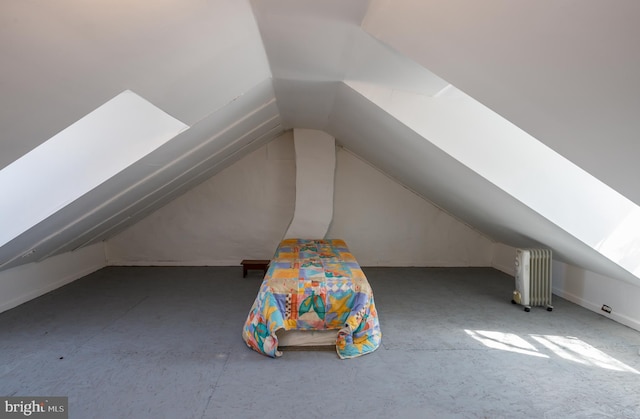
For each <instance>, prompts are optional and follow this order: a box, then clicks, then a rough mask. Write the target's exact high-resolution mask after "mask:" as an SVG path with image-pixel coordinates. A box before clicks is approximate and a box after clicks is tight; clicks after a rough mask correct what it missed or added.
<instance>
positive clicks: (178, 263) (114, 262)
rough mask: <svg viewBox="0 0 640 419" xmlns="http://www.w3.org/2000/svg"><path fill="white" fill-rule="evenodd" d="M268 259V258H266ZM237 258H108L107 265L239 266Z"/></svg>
mask: <svg viewBox="0 0 640 419" xmlns="http://www.w3.org/2000/svg"><path fill="white" fill-rule="evenodd" d="M266 259H268V258H266ZM240 262H241V261H240V260H239V259H232V260H231V259H230V260H124V259H110V260H108V261H107V265H108V266H240Z"/></svg>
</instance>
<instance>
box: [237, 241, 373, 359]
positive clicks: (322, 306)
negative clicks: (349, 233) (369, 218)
mask: <svg viewBox="0 0 640 419" xmlns="http://www.w3.org/2000/svg"><path fill="white" fill-rule="evenodd" d="M292 330H295V331H335V339H334V340H335V345H336V352H337V353H338V356H339V357H340V358H343V359H346V358H353V357H356V356H360V355H364V354H367V353H370V352H372V351H374V350H376V349H377V348H378V347H379V345H380V341H381V338H382V333H381V331H380V323H379V319H378V313H377V311H376V307H375V302H374V298H373V291H372V289H371V286H370V284H369V282H368V281H367V278H366V276H365V275H364V272H363V271H362V269H361V268H360V265H358V262H357V261H356V259H355V258H354V257H353V255H352V254H351V252H350V251H349V249H348V247H347V245H346V243H345V242H344V241H343V240H340V239H322V240H308V239H286V240H283V241H282V242H281V243H280V245H279V246H278V248H277V250H276V252H275V255H274V257H273V260H272V261H271V264H270V265H269V270H268V271H267V273H266V275H265V278H264V280H263V282H262V284H261V286H260V290H259V292H258V295H257V296H256V299H255V300H254V303H253V305H252V307H251V309H250V311H249V314H248V316H247V320H246V322H245V324H244V327H243V330H242V337H243V339H244V341H245V342H246V344H247V345H248V346H249V347H250V348H251V349H253V350H255V351H257V352H259V353H261V354H263V355H267V356H270V357H273V358H275V357H279V356H281V355H282V352H281V351H279V350H278V345H279V336H278V335H279V334H280V335H281V334H282V333H283V332H285V331H292ZM278 331H280V332H279V334H278V333H277V332H278ZM319 335H322V334H319ZM324 335H326V334H324Z"/></svg>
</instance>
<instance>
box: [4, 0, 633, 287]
mask: <svg viewBox="0 0 640 419" xmlns="http://www.w3.org/2000/svg"><path fill="white" fill-rule="evenodd" d="M639 17H640V4H638V3H637V2H636V1H634V0H628V1H618V2H616V5H615V7H613V6H611V5H609V4H605V3H604V2H602V1H599V0H581V1H577V0H574V1H561V2H558V1H551V0H548V1H537V2H526V3H523V2H517V3H515V2H504V1H499V0H489V1H484V2H477V1H472V0H448V1H444V0H441V1H429V0H425V1H422V2H414V1H409V0H372V1H365V0H348V1H345V0H323V1H317V0H255V1H251V2H249V1H241V0H209V1H202V0H198V1H196V0H165V1H153V2H152V1H137V2H128V1H123V0H109V1H107V0H96V1H92V2H83V1H78V0H51V1H47V2H40V1H29V0H5V1H3V2H2V3H0V54H1V56H2V57H3V60H2V61H3V64H2V66H1V67H0V89H1V95H0V108H1V109H2V111H1V112H0V168H10V167H11V166H14V167H17V165H18V164H19V162H20V161H22V162H24V161H26V160H27V159H26V157H27V156H28V155H29V153H30V152H31V151H32V150H34V149H37V147H38V146H40V145H41V144H43V143H44V142H45V141H47V140H49V139H51V138H52V137H54V138H55V137H56V135H59V133H61V132H64V130H65V129H66V128H67V127H69V126H72V125H73V124H74V123H76V122H77V121H79V120H81V119H82V118H83V117H85V116H86V115H88V114H89V113H90V112H92V111H94V110H95V109H98V108H100V107H101V106H102V105H104V104H105V103H108V102H109V101H110V100H112V99H113V98H115V97H117V96H118V95H119V94H121V93H122V92H124V91H128V90H129V91H132V92H133V93H135V95H138V96H139V97H141V98H144V99H145V100H146V101H148V102H150V103H151V104H152V105H153V106H155V107H157V108H159V109H160V110H162V111H164V112H166V113H167V114H168V115H170V116H171V117H173V118H175V119H176V120H177V121H179V122H181V123H182V124H184V126H185V127H186V129H184V130H182V131H180V132H177V133H176V134H175V135H174V136H172V138H171V139H169V140H168V141H164V142H162V143H161V144H158V145H157V146H156V147H155V148H154V149H153V150H152V151H150V152H148V153H146V154H145V155H144V156H142V157H140V158H139V159H137V160H136V161H135V162H133V163H132V164H129V165H128V166H127V167H125V168H122V169H120V168H118V169H114V172H113V173H112V176H111V177H109V178H108V179H107V180H105V181H100V182H96V184H95V185H92V186H90V187H87V188H86V190H85V191H84V193H83V194H81V196H79V197H78V198H74V199H73V200H71V201H69V202H66V203H65V204H64V205H62V206H59V207H56V208H51V210H50V211H48V212H46V211H45V212H44V213H43V214H44V215H42V216H41V217H40V218H39V219H35V220H34V222H33V223H31V225H30V227H29V228H27V229H24V230H23V231H21V232H18V233H16V234H14V235H12V236H11V237H7V239H6V240H5V241H4V242H3V243H2V244H0V269H6V268H9V267H12V266H16V265H19V264H22V263H27V262H32V261H36V260H42V259H44V258H46V257H48V256H51V255H54V254H58V253H61V252H65V251H69V250H73V249H76V248H78V247H82V246H85V245H87V244H90V243H95V242H97V241H101V240H104V239H106V238H108V237H110V236H112V235H113V234H115V233H117V232H118V231H121V230H122V229H123V228H125V227H127V226H128V225H131V224H132V223H135V222H137V221H138V220H140V219H141V218H142V217H144V216H146V215H147V214H149V213H150V212H151V211H154V210H155V209H157V208H159V207H161V206H162V205H164V204H165V203H167V202H169V201H170V200H171V199H173V198H175V197H176V196H178V195H180V194H182V193H184V192H185V191H186V190H188V189H189V188H191V187H192V186H194V185H196V184H197V183H198V182H201V181H202V180H204V179H206V178H208V177H210V176H212V175H214V174H215V173H217V172H218V171H219V170H221V169H222V168H224V167H226V166H227V165H229V164H230V163H232V162H233V161H236V160H237V159H239V158H241V157H242V156H244V155H246V153H248V152H250V151H251V150H254V149H256V148H257V147H260V146H261V145H263V144H265V143H267V142H268V141H270V140H271V139H273V138H275V137H276V136H277V135H279V134H280V133H281V132H283V131H284V130H286V129H289V128H294V127H296V128H313V129H319V130H324V131H326V132H328V133H330V134H331V135H333V136H335V137H336V139H337V141H338V142H339V143H341V144H342V145H343V146H345V147H347V148H349V149H350V150H352V151H353V152H354V153H356V154H358V155H360V156H361V157H363V158H364V159H366V160H368V161H369V162H371V163H372V164H374V165H376V166H377V167H379V168H380V169H381V170H383V171H385V172H386V173H388V174H389V175H390V176H392V177H394V178H395V179H397V180H398V181H399V182H401V183H402V184H404V185H405V186H407V187H408V188H410V189H412V190H413V191H415V192H416V193H418V194H420V195H421V196H423V197H424V198H425V199H428V200H430V201H432V202H434V203H435V204H437V205H438V206H440V207H442V208H443V209H445V210H446V211H448V212H449V213H451V214H452V215H454V216H456V217H457V218H459V219H461V220H462V221H464V222H466V223H468V224H470V225H472V226H474V227H475V228H477V229H478V230H480V231H482V232H483V233H485V234H486V235H487V236H489V237H491V238H493V239H494V240H496V241H500V242H504V243H506V244H509V245H512V246H538V245H544V246H550V247H552V248H553V249H554V250H555V251H556V255H557V256H558V257H559V258H561V259H563V260H565V261H567V262H569V263H573V264H575V265H579V266H583V267H585V268H586V269H590V270H594V271H596V272H600V273H603V274H605V275H608V276H611V277H615V278H620V279H623V280H628V281H630V282H634V283H638V279H637V272H636V271H635V269H636V265H635V264H633V263H632V264H629V263H627V264H626V265H625V264H624V263H621V262H620V260H616V257H613V256H612V255H611V254H608V253H607V252H603V251H602V249H599V247H598V246H599V245H600V244H601V243H602V242H605V241H606V240H607V238H608V237H610V236H614V234H613V232H616V231H617V232H618V233H617V234H619V231H620V229H621V228H622V227H625V226H633V225H634V224H633V223H629V222H627V223H626V224H625V223H624V222H623V221H624V219H628V218H629V215H628V214H631V213H633V211H635V209H636V206H637V204H640V190H638V188H637V186H636V185H637V182H636V180H637V179H640V169H639V168H638V167H639V166H638V165H637V164H636V162H635V159H636V158H637V157H636V156H638V155H640V142H639V141H637V136H638V134H637V133H638V132H640V118H638V117H637V115H640V83H638V81H637V74H640V50H638V48H637V47H636V43H637V42H636V41H637V39H640V28H638V25H637V24H636V22H637V20H638V18H639ZM489 121H490V123H489ZM114 135H117V134H114ZM78 141H84V142H87V144H90V143H91V142H92V141H97V140H95V139H94V138H93V136H92V135H91V134H90V133H89V134H86V135H84V136H83V137H82V138H80V139H79V140H78ZM116 143H117V141H114V144H116ZM519 150H520V151H519ZM530 150H531V152H533V153H534V154H535V156H534V155H532V154H531V153H530V152H529V151H530ZM536 150H537V151H536ZM122 153H127V150H126V149H123V150H122ZM549 153H551V154H549ZM65 155H66V153H63V152H61V153H59V154H52V155H51V156H50V158H51V159H52V161H54V162H56V161H59V162H60V164H61V165H68V164H70V162H69V161H68V160H67V159H66V157H65ZM544 156H548V158H547V157H544ZM104 157H105V156H104V155H102V156H101V155H96V156H95V159H96V160H95V161H96V165H100V164H101V162H100V161H101V158H104ZM532 161H533V163H532ZM520 162H522V164H520ZM558 162H559V163H558ZM25 167H26V166H25ZM78 167H79V168H80V167H82V170H84V171H87V170H90V168H87V165H79V166H78ZM27 169H28V167H27ZM556 169H558V170H560V169H563V170H564V169H566V171H562V170H560V171H557V170H556ZM52 170H55V164H54V168H53V169H52ZM9 172H11V170H1V171H0V185H3V186H6V185H10V184H14V185H20V187H21V188H26V189H27V190H29V188H34V190H37V186H38V185H39V184H40V183H41V181H40V180H39V179H41V178H42V177H43V176H47V174H46V173H40V172H38V170H37V167H36V168H32V170H30V171H29V170H26V171H23V172H21V173H22V174H21V177H20V178H15V177H13V178H11V177H10V176H9V175H7V173H9ZM3 173H4V174H5V176H4V177H3ZM549 173H552V174H553V175H550V174H549ZM557 173H568V175H567V176H566V177H567V179H563V177H564V175H560V176H555V175H556V174H557ZM545 174H547V176H545ZM574 174H575V176H574ZM75 175H76V176H83V173H77V174H75ZM554 176H555V179H554ZM545 178H549V179H545ZM591 178H592V179H591ZM581 179H586V180H585V182H581ZM574 180H575V182H574V183H571V182H573V181H574ZM67 181H68V182H74V176H73V175H71V176H69V177H68V179H67ZM3 182H4V183H3ZM589 182H592V183H589ZM593 185H595V186H593ZM596 189H597V190H598V194H595V193H594V190H596ZM7 190H8V189H7V188H5V191H4V192H0V193H3V196H2V200H3V201H5V202H8V201H10V200H12V199H16V197H15V196H12V195H11V194H10V193H8V192H7ZM545 191H548V192H545ZM603 191H604V192H603ZM61 193H62V192H61ZM25 196H28V195H25ZM574 196H575V199H573V198H574ZM20 199H23V200H25V202H24V205H33V204H34V203H33V202H31V201H30V200H29V198H24V197H23V198H20ZM34 199H35V198H34ZM618 199H619V201H620V202H618V201H617V200H618ZM34 202H37V200H36V201H34ZM62 202H64V200H62ZM41 205H45V206H46V205H47V203H46V202H43V203H41ZM585 206H587V207H589V209H588V211H586V212H584V211H583V210H581V208H582V209H584V208H585ZM13 207H14V208H15V207H16V206H15V205H14V206H13ZM18 207H19V205H18ZM593 207H597V210H596V209H594V208H593ZM608 207H616V208H617V211H618V212H617V213H616V214H618V215H619V216H620V220H617V219H613V220H612V218H611V215H610V212H608V211H609V209H608ZM5 208H8V206H5ZM0 214H1V215H2V216H3V217H4V219H3V220H2V221H1V222H2V223H3V224H5V223H8V222H10V221H7V220H9V219H10V217H11V214H10V213H8V212H7V211H5V212H4V213H3V212H2V205H1V204H0ZM572 214H585V215H584V216H583V217H582V218H581V217H580V216H574V215H572ZM625 217H626V218H625ZM573 219H578V220H579V221H580V223H581V224H580V225H574V224H577V223H576V222H574V220H573ZM5 225H6V224H5ZM621 226H622V227H621ZM592 227H593V228H592ZM625 228H626V227H625ZM631 228H632V227H631ZM598 229H600V230H598ZM593 230H597V231H598V234H597V235H594V234H592V233H591V231H593ZM637 236H638V234H635V235H634V234H632V237H631V238H628V237H627V239H626V240H627V241H626V242H625V243H626V245H627V247H629V248H630V249H631V251H635V252H636V253H637V252H638V249H636V250H634V246H636V244H637V242H638V239H639V238H638V237H637ZM634 254H635V253H633V252H632V253H631V256H633V255H634ZM623 256H624V257H626V258H629V254H628V253H627V254H625V255H623Z"/></svg>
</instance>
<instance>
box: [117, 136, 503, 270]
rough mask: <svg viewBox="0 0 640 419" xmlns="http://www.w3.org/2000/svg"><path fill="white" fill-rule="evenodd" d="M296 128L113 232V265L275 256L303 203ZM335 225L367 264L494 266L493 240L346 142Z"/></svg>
mask: <svg viewBox="0 0 640 419" xmlns="http://www.w3.org/2000/svg"><path fill="white" fill-rule="evenodd" d="M294 159H295V156H294V146H293V138H292V135H291V132H287V133H286V134H284V135H283V136H281V137H279V138H277V139H276V140H274V141H272V142H271V143H269V144H268V145H266V146H265V147H263V148H261V149H258V150H257V151H255V152H254V153H252V154H250V155H248V156H247V157H245V158H243V159H242V160H240V161H238V162H236V163H235V164H233V165H232V166H230V167H228V168H226V169H225V170H223V171H221V172H220V173H218V174H217V175H216V176H214V177H212V178H211V179H209V180H207V181H206V182H204V183H202V184H201V185H199V186H197V187H196V188H194V189H192V190H191V191H189V192H187V193H186V194H185V195H183V196H181V197H180V198H178V199H176V200H174V201H173V202H171V203H169V204H168V205H166V206H165V207H163V208H161V209H160V210H158V211H156V212H155V213H153V214H151V215H150V216H149V217H147V218H146V219H144V220H142V221H141V222H139V223H137V224H135V225H134V226H132V227H130V228H129V229H127V230H125V231H124V232H122V233H120V234H119V235H117V236H115V237H113V238H112V239H110V240H108V241H107V245H106V247H107V259H108V263H109V264H112V265H149V264H153V265H214V266H215V265H220V266H233V265H237V264H239V262H240V261H241V260H242V259H245V258H270V257H271V256H272V255H273V252H274V250H275V248H276V246H277V244H278V242H279V241H280V240H281V239H282V238H283V237H284V234H285V232H286V230H287V226H288V225H289V222H290V221H291V219H292V217H293V211H294V204H295V160H294ZM336 165H337V167H336V181H335V196H334V204H335V206H334V217H333V222H332V224H331V226H330V228H329V232H328V234H327V236H328V237H336V238H337V237H339V238H343V239H345V240H346V242H347V244H348V245H349V247H350V248H351V250H352V251H353V253H354V254H355V256H356V258H357V259H358V261H359V262H360V263H361V264H362V265H363V266H491V260H492V253H493V250H492V249H493V243H492V242H491V241H490V240H489V239H487V238H486V237H484V236H482V235H481V234H480V233H478V232H477V231H475V230H473V229H471V228H470V227H468V226H466V225H465V224H463V223H460V222H459V221H458V220H456V219H454V218H452V217H451V216H449V215H448V214H446V213H445V212H443V211H441V210H440V209H438V208H437V207H435V206H434V205H432V204H430V203H429V202H427V201H425V200H424V199H422V198H421V197H419V196H418V195H416V194H414V193H413V192H411V191H409V190H407V189H406V188H404V187H403V186H401V185H400V184H398V183H397V182H395V181H394V180H392V179H390V178H389V177H387V176H386V175H384V174H382V173H381V172H379V171H378V170H376V169H375V168H373V167H372V166H370V165H369V164H367V163H365V162H364V161H362V160H360V159H359V158H357V157H356V156H354V155H353V154H351V153H350V152H348V151H346V150H344V149H342V148H338V149H337V162H336Z"/></svg>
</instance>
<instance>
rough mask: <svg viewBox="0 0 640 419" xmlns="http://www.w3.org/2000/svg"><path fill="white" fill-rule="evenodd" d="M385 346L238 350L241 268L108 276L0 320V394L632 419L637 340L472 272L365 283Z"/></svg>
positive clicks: (188, 405) (89, 413)
mask: <svg viewBox="0 0 640 419" xmlns="http://www.w3.org/2000/svg"><path fill="white" fill-rule="evenodd" d="M364 270H365V273H366V274H367V276H368V278H369V280H370V282H371V284H372V287H373V289H374V293H375V299H376V304H377V307H378V311H379V314H380V322H381V327H382V333H383V338H382V341H383V344H382V346H381V347H380V349H378V350H377V351H376V352H374V353H372V354H369V355H366V356H363V357H360V358H356V359H351V360H340V359H339V358H338V357H337V355H336V354H335V353H334V352H327V351H317V352H297V351H295V352H286V353H285V354H284V356H283V357H282V358H280V359H275V360H274V359H270V358H266V357H263V356H261V355H259V354H257V353H255V352H253V351H251V350H250V349H248V348H247V347H246V346H245V344H244V342H243V341H242V339H241V328H242V324H243V322H244V320H245V318H246V315H247V313H248V311H249V308H250V306H251V304H252V302H253V299H254V297H255V295H256V292H257V290H258V287H259V284H260V280H261V278H260V273H259V272H250V273H249V276H248V277H247V278H245V279H243V278H242V270H241V268H240V267H230V268H209V267H193V268H166V267H162V268H160V267H158V268H152V267H149V268H134V267H110V268H105V269H102V270H100V271H98V272H96V273H94V274H91V275H89V276H87V277H85V278H82V279H80V280H78V281H76V282H74V283H72V284H69V285H67V286H65V287H63V288H60V289H58V290H56V291H54V292H51V293H49V294H47V295H44V296H42V297H40V298H38V299H36V300H33V301H30V302H28V303H26V304H23V305H21V306H19V307H17V308H15V309H13V310H10V311H8V312H5V313H2V314H0V395H3V396H68V397H69V412H70V417H71V418H303V417H304V418H332V417H334V418H348V417H373V418H412V417H416V418H449V417H452V418H457V417H463V418H521V417H522V418H524V417H527V418H530V417H537V418H543V417H544V418H590V417H593V418H608V417H611V418H623V417H629V418H638V417H640V373H639V371H640V356H639V353H638V351H639V349H640V333H638V332H637V331H634V330H632V329H629V328H627V327H625V326H622V325H620V324H617V323H615V322H613V321H611V320H609V319H607V318H605V317H603V316H600V315H598V314H596V313H592V312H590V311H587V310H585V309H582V308H580V307H578V306H576V305H574V304H572V303H569V302H567V301H565V300H563V299H560V298H555V299H554V305H555V309H554V311H553V312H547V311H546V310H544V309H543V308H534V309H532V311H531V312H530V313H525V312H524V311H523V310H522V308H521V307H520V306H515V305H512V304H511V303H510V300H511V292H512V290H513V279H512V278H511V277H509V276H507V275H504V274H502V273H500V272H498V271H495V270H493V269H482V268H471V269H466V268H455V269H429V268H365V269H364Z"/></svg>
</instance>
